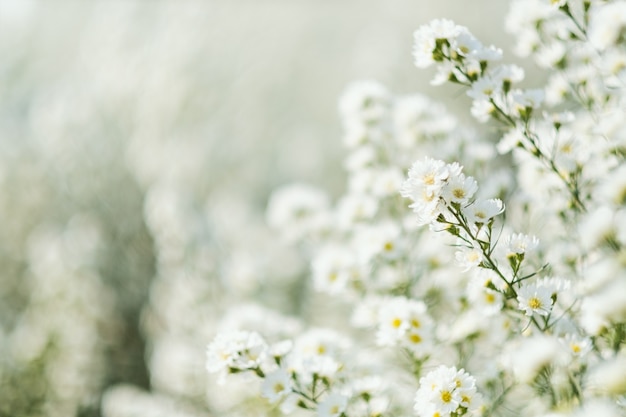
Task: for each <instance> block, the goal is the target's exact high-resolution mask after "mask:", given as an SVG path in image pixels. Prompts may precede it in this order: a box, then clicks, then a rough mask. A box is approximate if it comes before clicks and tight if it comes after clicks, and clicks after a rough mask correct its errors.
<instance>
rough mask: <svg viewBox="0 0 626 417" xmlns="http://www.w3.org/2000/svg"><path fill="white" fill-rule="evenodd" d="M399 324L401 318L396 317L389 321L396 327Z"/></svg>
mask: <svg viewBox="0 0 626 417" xmlns="http://www.w3.org/2000/svg"><path fill="white" fill-rule="evenodd" d="M401 324H402V320H401V319H399V318H397V317H396V318H395V319H393V321H392V322H391V325H392V326H393V327H395V328H396V329H397V328H398V327H400V325H401Z"/></svg>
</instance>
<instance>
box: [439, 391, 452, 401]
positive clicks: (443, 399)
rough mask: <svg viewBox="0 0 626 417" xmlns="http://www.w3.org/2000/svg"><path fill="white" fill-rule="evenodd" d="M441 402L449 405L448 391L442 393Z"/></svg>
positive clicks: (449, 395)
mask: <svg viewBox="0 0 626 417" xmlns="http://www.w3.org/2000/svg"><path fill="white" fill-rule="evenodd" d="M441 401H443V402H444V403H449V402H450V401H452V393H451V392H450V391H442V392H441Z"/></svg>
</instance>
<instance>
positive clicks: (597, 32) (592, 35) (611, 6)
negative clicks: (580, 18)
mask: <svg viewBox="0 0 626 417" xmlns="http://www.w3.org/2000/svg"><path fill="white" fill-rule="evenodd" d="M625 27H626V2H625V1H616V2H613V3H607V4H606V5H598V6H596V7H593V8H592V9H591V13H590V19H589V42H590V43H591V44H592V45H593V46H594V47H596V48H598V49H600V50H604V49H607V48H608V47H609V46H611V45H614V44H616V43H617V42H619V41H620V40H622V41H623V39H624V28H625Z"/></svg>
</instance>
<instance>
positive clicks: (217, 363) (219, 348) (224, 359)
mask: <svg viewBox="0 0 626 417" xmlns="http://www.w3.org/2000/svg"><path fill="white" fill-rule="evenodd" d="M267 351H268V346H267V344H266V343H265V341H264V340H263V338H262V337H261V335H259V334H258V333H256V332H248V331H234V332H225V333H219V334H218V335H217V336H216V337H215V339H214V340H213V342H211V343H210V344H209V346H208V347H207V362H206V368H207V370H208V371H209V372H212V373H213V372H224V371H228V370H230V369H236V370H247V369H254V368H257V367H259V366H260V365H261V363H262V361H263V360H264V359H265V357H266V355H267Z"/></svg>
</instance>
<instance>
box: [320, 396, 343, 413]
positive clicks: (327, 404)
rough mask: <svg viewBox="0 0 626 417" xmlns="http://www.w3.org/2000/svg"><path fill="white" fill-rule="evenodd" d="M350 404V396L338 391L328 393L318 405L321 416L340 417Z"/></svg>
mask: <svg viewBox="0 0 626 417" xmlns="http://www.w3.org/2000/svg"><path fill="white" fill-rule="evenodd" d="M347 406H348V397H346V396H345V395H342V394H338V393H336V392H333V393H330V394H328V396H327V397H326V398H324V401H322V402H321V403H320V404H319V405H318V407H317V415H318V416H319V417H339V416H340V415H341V413H343V412H344V411H345V410H346V407H347Z"/></svg>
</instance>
